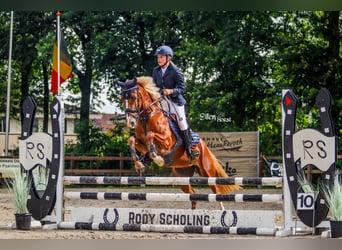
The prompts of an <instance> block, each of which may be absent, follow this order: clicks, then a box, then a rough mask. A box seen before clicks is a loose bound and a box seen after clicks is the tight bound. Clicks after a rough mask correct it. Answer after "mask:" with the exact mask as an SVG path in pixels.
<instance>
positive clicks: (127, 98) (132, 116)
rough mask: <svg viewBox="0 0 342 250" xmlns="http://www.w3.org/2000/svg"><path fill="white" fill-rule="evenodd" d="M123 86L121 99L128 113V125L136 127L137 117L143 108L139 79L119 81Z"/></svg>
mask: <svg viewBox="0 0 342 250" xmlns="http://www.w3.org/2000/svg"><path fill="white" fill-rule="evenodd" d="M118 84H119V85H120V87H121V90H122V94H121V101H122V103H123V104H124V108H125V113H126V122H127V127H129V128H135V126H136V125H137V119H138V116H139V112H140V109H141V107H140V106H141V100H140V98H139V94H138V90H139V88H138V85H137V79H136V78H134V79H132V80H128V81H126V82H121V81H118Z"/></svg>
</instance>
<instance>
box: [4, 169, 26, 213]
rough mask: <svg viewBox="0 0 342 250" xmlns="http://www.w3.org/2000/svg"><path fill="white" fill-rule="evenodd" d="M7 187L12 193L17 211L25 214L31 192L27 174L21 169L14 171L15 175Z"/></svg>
mask: <svg viewBox="0 0 342 250" xmlns="http://www.w3.org/2000/svg"><path fill="white" fill-rule="evenodd" d="M7 187H8V190H9V192H10V194H11V195H12V201H13V203H14V205H15V207H16V209H17V213H18V214H25V213H26V212H27V207H26V203H27V199H28V197H29V192H30V186H29V181H28V177H27V176H26V174H24V173H21V172H20V171H16V172H14V177H13V178H11V179H10V180H9V181H8V182H7Z"/></svg>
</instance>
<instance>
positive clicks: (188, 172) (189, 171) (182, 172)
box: [172, 167, 197, 209]
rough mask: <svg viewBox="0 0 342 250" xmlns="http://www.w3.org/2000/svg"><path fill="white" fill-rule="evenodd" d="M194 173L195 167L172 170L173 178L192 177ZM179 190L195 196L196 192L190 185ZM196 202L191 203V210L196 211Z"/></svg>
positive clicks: (182, 186)
mask: <svg viewBox="0 0 342 250" xmlns="http://www.w3.org/2000/svg"><path fill="white" fill-rule="evenodd" d="M194 173H195V167H188V168H173V169H172V175H173V176H174V177H192V176H193V175H194ZM180 188H181V189H182V191H183V192H184V193H187V194H195V193H196V191H195V189H194V188H193V187H192V186H191V185H181V186H180ZM196 205H197V203H196V201H191V209H196Z"/></svg>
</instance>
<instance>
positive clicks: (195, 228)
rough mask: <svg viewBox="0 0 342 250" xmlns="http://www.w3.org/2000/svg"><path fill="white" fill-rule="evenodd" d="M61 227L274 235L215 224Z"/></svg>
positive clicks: (263, 230) (81, 224) (76, 224)
mask: <svg viewBox="0 0 342 250" xmlns="http://www.w3.org/2000/svg"><path fill="white" fill-rule="evenodd" d="M59 227H60V228H61V229H69V230H70V229H79V230H81V229H83V230H103V231H134V232H137V231H139V232H163V233H191V234H194V233H197V234H236V235H248V234H252V235H274V234H275V232H276V229H274V228H257V227H218V226H217V227H215V226H178V225H176V226H175V225H153V224H123V225H117V224H111V223H92V222H61V223H60V224H59Z"/></svg>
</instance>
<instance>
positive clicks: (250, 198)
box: [64, 192, 283, 203]
mask: <svg viewBox="0 0 342 250" xmlns="http://www.w3.org/2000/svg"><path fill="white" fill-rule="evenodd" d="M64 198H65V199H69V200H79V199H81V200H146V201H208V202H220V201H233V202H265V203H275V202H280V201H282V200H283V196H282V194H184V193H129V192H64Z"/></svg>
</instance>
